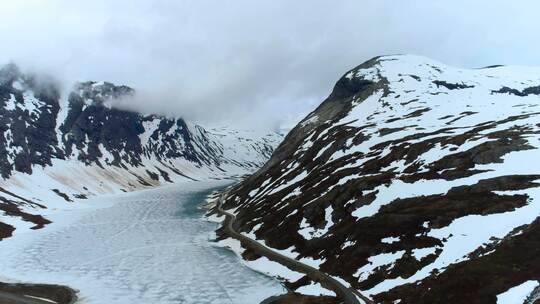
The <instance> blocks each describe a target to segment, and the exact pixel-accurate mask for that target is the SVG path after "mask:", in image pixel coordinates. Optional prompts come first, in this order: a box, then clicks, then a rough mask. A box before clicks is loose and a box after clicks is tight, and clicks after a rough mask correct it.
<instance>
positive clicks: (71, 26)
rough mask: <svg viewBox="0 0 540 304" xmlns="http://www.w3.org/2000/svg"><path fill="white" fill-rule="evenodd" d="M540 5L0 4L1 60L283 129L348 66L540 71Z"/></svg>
mask: <svg viewBox="0 0 540 304" xmlns="http://www.w3.org/2000/svg"><path fill="white" fill-rule="evenodd" d="M537 3H538V1H533V0H531V1H503V0H500V1H497V0H490V1H478V0H475V1H470V0H469V1H456V0H453V1H436V0H424V1H420V0H414V1H396V0H388V1H384V0H373V1H366V0H357V1H314V0H309V1H308V0H305V1H276V0H272V1H270V0H269V1H248V0H245V1H243V0H241V1H232V0H230V1H227V0H214V1H204V0H196V1H179V0H177V1H167V0H147V1H142V0H93V1H77V0H17V1H7V0H6V1H0V20H1V22H0V39H1V41H2V43H1V47H0V62H8V61H14V62H16V63H18V64H19V65H20V66H22V67H23V69H33V70H40V71H46V72H48V73H51V74H54V75H55V76H56V77H57V78H59V79H60V80H62V81H63V83H64V84H66V86H67V84H69V83H71V82H73V81H76V80H108V81H111V82H115V83H119V84H120V83H121V84H127V85H130V86H132V87H134V88H136V89H138V90H139V91H140V92H141V94H140V98H138V100H136V101H133V102H134V103H136V105H137V106H138V107H143V108H144V109H145V110H146V111H151V112H163V113H174V114H175V115H180V116H183V117H185V118H187V119H190V120H194V121H197V122H201V123H206V124H233V125H253V124H256V125H257V126H265V127H267V126H276V125H279V124H283V123H285V122H291V121H294V119H297V118H298V117H299V115H300V116H301V115H304V114H305V113H306V112H307V111H309V110H311V109H312V108H314V107H315V106H316V105H318V104H319V102H320V101H321V100H322V99H323V98H324V97H326V96H327V95H328V93H329V92H330V90H331V89H332V87H333V85H334V83H335V81H336V80H337V79H338V78H339V77H340V76H341V75H342V74H343V73H344V72H345V71H346V70H348V69H350V68H352V67H354V66H356V65H358V64H360V63H362V62H363V61H365V60H367V59H369V58H371V57H373V56H376V55H381V54H396V53H413V54H418V55H424V56H428V57H431V58H434V59H437V60H440V61H443V62H445V63H448V64H452V65H457V66H461V67H481V66H486V65H492V64H516V65H540V55H539V54H540V41H539V40H538V33H540V21H538V11H539V10H538V9H539V8H540V4H537Z"/></svg>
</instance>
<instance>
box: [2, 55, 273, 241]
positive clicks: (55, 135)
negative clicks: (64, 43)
mask: <svg viewBox="0 0 540 304" xmlns="http://www.w3.org/2000/svg"><path fill="white" fill-rule="evenodd" d="M134 94H136V92H135V91H134V90H133V89H132V88H129V87H127V86H117V85H114V84H112V83H108V82H92V81H91V82H82V83H77V84H75V85H74V86H73V88H72V89H71V90H70V92H69V93H67V94H63V93H62V90H61V89H60V86H59V85H58V84H57V83H56V82H55V81H54V80H53V79H52V78H50V77H46V76H41V75H40V76H35V75H30V74H25V73H22V72H21V71H20V70H19V68H17V66H16V65H14V64H8V65H6V66H4V67H2V68H1V69H0V175H1V177H2V178H1V180H0V187H1V188H0V189H2V194H0V212H1V211H2V210H3V211H4V213H5V214H6V215H5V216H2V217H0V222H9V221H11V220H8V219H7V218H6V217H15V218H18V219H20V220H21V221H25V222H33V223H34V224H35V225H36V227H38V226H41V225H43V224H44V220H43V219H41V218H37V217H35V218H33V217H32V215H35V214H36V213H39V212H40V211H37V210H39V209H43V208H45V207H51V206H56V207H58V206H59V205H61V204H62V203H66V202H72V201H74V200H76V199H83V198H87V197H89V196H91V195H95V194H102V193H118V192H122V191H130V190H135V189H140V188H144V187H149V186H156V185H161V184H166V183H171V182H175V181H179V180H186V179H191V180H199V179H207V178H217V179H220V178H230V177H234V176H240V175H243V174H246V173H249V172H251V171H253V170H255V169H256V168H258V167H260V166H261V165H262V164H263V163H264V161H266V160H267V159H268V158H269V157H270V155H271V153H272V151H273V148H274V146H275V145H277V143H278V142H279V141H280V136H279V135H277V134H259V133H257V132H254V131H237V130H231V129H227V128H219V129H205V128H204V127H202V126H199V125H196V124H192V123H189V122H186V121H185V120H183V119H182V118H169V117H162V116H159V115H142V114H140V113H136V112H133V111H126V110H122V109H118V108H115V107H113V106H112V104H114V102H113V101H114V100H115V99H118V98H128V99H129V98H130V97H131V96H133V95H134ZM25 214H26V215H25ZM3 225H4V226H5V225H6V224H5V223H4V224H3ZM11 226H16V224H12V225H11ZM4 231H7V230H4ZM4 235H8V233H7V232H6V233H4ZM0 237H1V235H0Z"/></svg>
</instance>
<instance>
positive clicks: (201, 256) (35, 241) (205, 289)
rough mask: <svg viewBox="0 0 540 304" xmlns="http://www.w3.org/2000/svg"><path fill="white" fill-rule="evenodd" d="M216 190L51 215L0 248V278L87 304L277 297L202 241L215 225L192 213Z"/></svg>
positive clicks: (188, 189) (273, 286) (184, 190)
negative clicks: (55, 288)
mask: <svg viewBox="0 0 540 304" xmlns="http://www.w3.org/2000/svg"><path fill="white" fill-rule="evenodd" d="M223 186H224V184H223V182H221V184H220V183H218V182H210V183H209V182H204V183H203V182H191V183H185V184H178V185H174V186H169V187H165V188H159V189H154V190H145V191H140V192H134V193H127V194H124V195H117V196H110V197H105V198H100V199H99V200H96V199H94V200H93V201H89V202H88V203H86V202H85V203H84V204H83V206H81V207H77V209H75V210H70V211H61V212H58V213H55V214H53V215H51V216H49V218H51V219H52V220H53V222H54V223H53V224H52V225H50V226H49V227H48V228H47V229H44V230H41V231H36V232H33V233H21V234H19V235H16V237H14V238H12V239H7V240H5V241H1V242H0V276H2V277H3V278H2V279H4V278H6V279H11V280H21V281H25V282H39V283H57V284H66V285H69V286H71V287H73V288H76V289H79V290H80V296H81V297H82V299H83V301H82V302H83V303H89V304H94V303H95V304H98V303H104V304H105V303H106V304H112V303H145V304H147V303H154V304H158V303H201V304H202V303H205V304H206V303H216V304H217V303H234V304H242V303H245V304H254V303H259V302H260V301H262V300H263V299H265V298H267V297H270V296H272V295H276V294H280V293H283V292H284V289H283V288H282V286H281V285H279V284H278V283H277V282H276V281H275V280H272V279H270V278H268V277H266V276H263V275H261V274H259V273H256V272H254V271H252V270H251V269H249V268H247V267H246V266H244V265H243V264H242V262H241V260H240V259H239V258H238V257H237V256H235V255H234V254H233V253H231V252H230V251H228V250H227V249H223V248H217V247H214V246H213V245H212V243H211V242H209V241H208V240H209V238H211V237H212V236H213V231H214V230H215V229H216V227H217V224H215V223H210V222H207V221H205V220H204V219H203V218H202V212H201V211H200V210H199V209H198V207H199V206H200V205H201V203H202V202H203V201H204V199H205V197H206V196H207V195H208V194H209V193H211V192H212V191H213V190H214V189H219V187H223ZM97 205H100V207H99V208H96V206H97Z"/></svg>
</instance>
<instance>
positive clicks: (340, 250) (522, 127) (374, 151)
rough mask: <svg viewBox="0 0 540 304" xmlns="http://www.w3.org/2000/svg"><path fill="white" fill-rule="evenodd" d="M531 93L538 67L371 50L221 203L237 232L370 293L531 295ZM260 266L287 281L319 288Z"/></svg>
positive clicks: (535, 134) (537, 206) (537, 90)
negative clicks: (455, 63)
mask: <svg viewBox="0 0 540 304" xmlns="http://www.w3.org/2000/svg"><path fill="white" fill-rule="evenodd" d="M539 105H540V69H539V68H525V67H499V66H494V67H489V68H484V69H458V68H453V67H449V66H446V65H444V64H441V63H439V62H435V61H432V60H430V59H427V58H423V57H416V56H387V57H378V58H374V59H372V60H370V61H368V62H366V63H364V64H362V65H360V66H358V67H356V68H354V69H352V70H351V71H349V72H347V73H346V74H345V75H344V76H343V77H342V78H341V79H340V80H339V81H338V82H337V84H336V86H335V87H334V89H333V91H332V93H331V94H330V96H329V97H328V98H327V99H326V100H325V101H324V102H323V103H322V104H321V105H320V106H319V107H318V108H317V109H316V110H315V111H313V112H312V113H311V114H309V115H308V116H307V117H306V118H305V119H304V120H303V121H302V122H301V123H300V124H298V125H297V126H296V127H295V128H294V129H293V130H292V131H291V132H290V133H289V134H288V135H287V137H286V138H285V140H284V142H283V143H282V144H281V145H280V146H279V147H278V148H277V149H276V151H275V152H274V153H273V156H272V158H271V159H270V161H268V162H267V163H266V164H265V165H264V167H263V168H262V169H260V170H259V171H257V172H256V173H255V174H254V175H252V176H251V177H249V178H248V179H246V180H245V181H244V182H242V183H241V184H239V185H237V186H235V187H234V188H232V189H231V190H230V191H229V193H228V195H227V198H226V201H225V204H224V209H228V210H229V211H230V212H233V213H234V214H235V216H236V223H237V230H239V231H241V232H242V233H243V234H245V235H247V236H251V237H252V238H254V239H257V240H259V241H260V242H261V243H263V244H265V245H266V246H268V247H271V248H273V249H275V250H277V251H279V252H281V253H282V254H285V255H287V256H289V257H292V258H295V259H297V260H299V261H302V262H304V263H306V264H308V265H311V266H314V267H317V268H319V269H320V270H322V271H324V272H325V273H327V274H329V275H331V276H333V277H335V278H336V279H338V280H340V281H342V282H344V283H346V284H347V285H348V286H351V287H352V288H354V289H357V290H359V291H361V292H362V293H363V294H364V295H367V296H369V297H371V298H372V299H373V301H374V302H376V303H402V304H403V303H497V301H498V300H499V302H498V303H510V302H507V301H508V300H505V299H512V300H511V301H513V302H511V303H524V302H526V303H533V302H534V303H538V301H540V300H538V299H539V296H538V295H539V294H540V288H538V285H539V284H538V282H539V280H540V243H539V241H540V218H539V215H540V162H538V159H540V150H539V147H540V107H539ZM241 252H242V254H243V256H244V257H245V258H246V259H247V260H251V261H252V262H248V263H251V264H259V266H260V264H261V263H267V262H268V263H270V262H269V261H264V258H259V257H258V256H257V254H254V253H253V252H250V251H249V250H241ZM262 268H264V269H265V272H268V273H270V274H272V275H275V276H279V277H282V278H284V280H285V281H286V282H288V283H287V284H288V285H289V287H291V289H293V290H297V291H298V292H301V293H305V294H309V293H311V294H315V295H317V294H320V293H327V292H325V291H324V290H323V288H321V287H320V286H318V285H317V282H310V280H309V279H308V278H307V277H305V276H303V275H298V274H295V273H294V272H292V271H288V270H287V269H283V267H278V266H276V265H273V266H272V265H270V266H266V267H262ZM519 296H521V299H520V300H518V301H517V302H516V299H517V298H519ZM516 297H517V298H516ZM535 301H536V302H535Z"/></svg>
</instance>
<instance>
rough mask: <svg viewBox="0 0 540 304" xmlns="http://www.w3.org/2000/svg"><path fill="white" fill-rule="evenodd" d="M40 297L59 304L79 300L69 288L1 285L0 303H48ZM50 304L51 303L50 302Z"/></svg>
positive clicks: (36, 285)
mask: <svg viewBox="0 0 540 304" xmlns="http://www.w3.org/2000/svg"><path fill="white" fill-rule="evenodd" d="M28 296H33V297H38V298H43V299H47V300H50V301H54V302H56V303H58V304H72V303H75V301H76V300H77V294H76V292H75V291H74V290H72V289H71V288H69V287H65V286H59V285H42V284H7V283H0V303H2V304H7V303H10V304H11V303H13V304H40V303H43V304H45V303H47V301H43V300H39V299H36V298H32V297H28ZM48 303H50V302H48Z"/></svg>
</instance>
